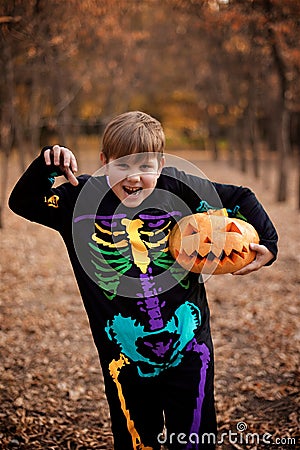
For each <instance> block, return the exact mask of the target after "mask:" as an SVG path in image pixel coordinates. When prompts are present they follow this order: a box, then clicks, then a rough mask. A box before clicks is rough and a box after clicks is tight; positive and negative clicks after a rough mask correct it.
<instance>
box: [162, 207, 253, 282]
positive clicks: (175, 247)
mask: <svg viewBox="0 0 300 450" xmlns="http://www.w3.org/2000/svg"><path fill="white" fill-rule="evenodd" d="M251 242H255V243H258V242H259V238H258V235H257V232H256V230H255V229H254V228H253V227H252V225H250V224H249V223H247V222H244V221H242V220H240V219H232V218H229V217H227V216H222V215H214V214H213V213H212V212H210V214H207V213H199V214H193V215H191V216H187V217H184V218H183V219H182V220H181V221H180V222H178V224H177V225H176V226H175V227H174V229H173V230H172V233H171V236H170V241H169V248H170V252H171V254H172V256H173V257H174V258H175V259H176V261H177V262H178V264H180V265H181V266H182V267H184V268H185V269H187V270H190V271H192V272H196V273H200V272H203V273H214V274H222V273H232V272H235V271H237V270H239V269H241V268H242V267H244V266H245V265H247V264H249V263H250V262H251V261H253V259H254V258H255V252H253V251H252V250H251V249H250V247H249V245H250V243H251Z"/></svg>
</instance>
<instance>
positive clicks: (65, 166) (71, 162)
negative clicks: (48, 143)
mask: <svg viewBox="0 0 300 450" xmlns="http://www.w3.org/2000/svg"><path fill="white" fill-rule="evenodd" d="M44 159H45V163H46V165H47V166H51V164H54V165H55V166H58V167H59V168H60V170H61V171H62V172H63V174H64V176H65V177H66V179H67V180H68V181H69V182H70V183H71V184H72V185H73V186H77V185H78V180H77V178H76V177H75V175H74V173H76V172H77V161H76V158H75V156H74V155H73V153H72V152H71V150H69V149H68V148H66V147H61V146H60V145H54V146H53V148H52V149H51V150H50V149H48V150H46V151H45V153H44Z"/></svg>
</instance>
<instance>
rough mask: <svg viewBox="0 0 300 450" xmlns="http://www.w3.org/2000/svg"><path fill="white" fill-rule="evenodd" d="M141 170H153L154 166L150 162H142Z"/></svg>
mask: <svg viewBox="0 0 300 450" xmlns="http://www.w3.org/2000/svg"><path fill="white" fill-rule="evenodd" d="M141 170H144V171H150V170H154V167H153V165H152V164H142V165H141Z"/></svg>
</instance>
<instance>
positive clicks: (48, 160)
mask: <svg viewBox="0 0 300 450" xmlns="http://www.w3.org/2000/svg"><path fill="white" fill-rule="evenodd" d="M44 160H45V163H46V165H47V166H50V165H51V150H50V149H48V150H45V152H44Z"/></svg>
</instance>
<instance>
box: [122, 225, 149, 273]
mask: <svg viewBox="0 0 300 450" xmlns="http://www.w3.org/2000/svg"><path fill="white" fill-rule="evenodd" d="M121 223H122V225H125V227H126V231H127V234H128V237H129V242H130V244H131V251H132V257H133V261H134V263H135V265H136V266H137V267H138V268H139V269H140V270H141V272H142V273H146V272H147V268H148V265H149V263H150V258H149V256H148V250H147V247H146V245H145V244H144V242H143V241H142V239H141V237H140V234H139V229H140V228H142V227H143V225H144V222H143V221H142V220H140V219H135V220H129V219H122V222H121Z"/></svg>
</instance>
